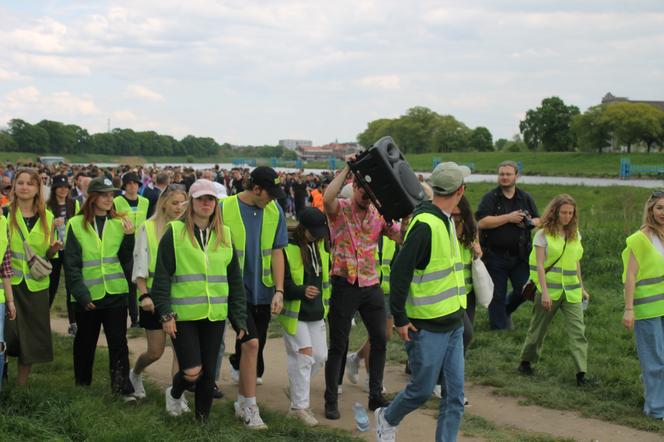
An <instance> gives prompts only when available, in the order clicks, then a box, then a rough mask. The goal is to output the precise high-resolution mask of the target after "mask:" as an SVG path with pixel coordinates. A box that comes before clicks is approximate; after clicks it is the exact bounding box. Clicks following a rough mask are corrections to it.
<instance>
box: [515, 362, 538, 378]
mask: <svg viewBox="0 0 664 442" xmlns="http://www.w3.org/2000/svg"><path fill="white" fill-rule="evenodd" d="M517 370H519V373H521V374H525V375H527V376H532V375H533V374H534V373H535V372H534V371H533V367H531V366H530V361H521V363H520V364H519V368H517Z"/></svg>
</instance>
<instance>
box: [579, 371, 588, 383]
mask: <svg viewBox="0 0 664 442" xmlns="http://www.w3.org/2000/svg"><path fill="white" fill-rule="evenodd" d="M587 383H588V381H587V380H586V374H585V373H584V372H582V371H580V372H578V373H577V374H576V386H577V387H585V386H586V385H587Z"/></svg>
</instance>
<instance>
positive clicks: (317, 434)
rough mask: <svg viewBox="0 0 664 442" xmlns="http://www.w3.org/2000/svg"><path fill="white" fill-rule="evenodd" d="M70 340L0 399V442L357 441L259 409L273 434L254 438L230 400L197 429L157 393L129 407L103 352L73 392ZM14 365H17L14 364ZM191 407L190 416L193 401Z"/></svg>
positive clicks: (62, 342) (217, 403)
mask: <svg viewBox="0 0 664 442" xmlns="http://www.w3.org/2000/svg"><path fill="white" fill-rule="evenodd" d="M72 342H73V341H72V340H71V339H70V338H65V337H55V339H54V344H55V348H54V351H55V361H54V362H52V363H50V364H39V365H35V367H34V372H33V374H32V376H31V379H30V385H29V386H28V387H27V388H17V387H14V386H13V385H12V384H13V383H14V376H15V374H16V365H15V363H13V362H12V363H11V365H10V379H11V381H10V383H9V384H10V385H9V386H8V388H7V390H6V391H3V392H2V396H1V398H0V408H1V409H2V412H1V413H0V440H3V441H21V442H24V441H87V440H94V441H125V440H126V441H136V442H138V441H145V442H147V441H156V440H158V441H173V442H176V441H183V440H187V441H210V440H221V441H251V442H255V441H267V440H278V441H304V440H318V441H330V442H331V441H352V440H356V439H355V438H353V437H351V436H350V435H349V433H347V432H342V431H338V430H332V429H327V428H323V429H316V430H312V429H309V428H306V427H305V426H304V425H302V424H300V423H299V421H296V420H293V419H289V418H286V417H285V416H283V415H281V414H279V413H274V412H270V411H269V410H266V409H261V415H262V416H263V418H264V419H265V421H266V423H267V424H268V425H269V426H270V429H269V431H262V432H260V431H250V430H246V429H245V428H244V425H243V424H242V423H241V422H240V421H239V420H238V419H237V418H236V417H235V415H234V411H233V404H232V402H231V401H230V400H226V399H222V400H221V401H215V404H214V406H213V408H212V413H211V416H210V420H209V422H208V423H207V424H205V425H200V424H198V423H197V422H196V421H195V420H194V418H193V416H192V415H191V414H188V415H186V416H182V417H180V418H172V417H169V416H167V414H166V412H165V411H164V396H163V393H162V391H161V390H160V389H157V388H156V387H154V386H152V385H147V389H148V395H147V398H146V399H144V400H141V401H140V403H138V404H135V405H125V404H123V403H122V402H121V401H120V400H118V399H117V398H115V397H114V396H113V395H111V393H110V388H109V385H110V380H109V374H108V352H107V351H106V349H105V348H104V349H101V348H100V349H98V351H97V360H96V361H95V372H94V380H93V384H92V386H90V387H88V388H83V387H75V386H74V380H73V368H72V356H71V355H72ZM12 359H13V358H12ZM189 397H190V399H191V400H190V406H191V408H192V409H193V397H192V396H189Z"/></svg>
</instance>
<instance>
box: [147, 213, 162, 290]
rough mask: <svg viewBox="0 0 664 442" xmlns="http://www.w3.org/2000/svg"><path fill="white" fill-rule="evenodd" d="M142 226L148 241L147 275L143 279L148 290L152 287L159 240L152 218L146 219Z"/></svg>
mask: <svg viewBox="0 0 664 442" xmlns="http://www.w3.org/2000/svg"><path fill="white" fill-rule="evenodd" d="M143 227H144V228H145V237H146V238H147V241H148V277H147V279H146V280H145V285H146V286H147V288H148V290H150V289H151V288H152V283H153V281H154V271H155V268H156V267H157V249H158V247H159V240H158V239H157V230H156V226H155V223H154V220H152V219H150V220H147V221H146V222H145V223H144V224H143Z"/></svg>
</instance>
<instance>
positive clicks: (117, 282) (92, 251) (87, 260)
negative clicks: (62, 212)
mask: <svg viewBox="0 0 664 442" xmlns="http://www.w3.org/2000/svg"><path fill="white" fill-rule="evenodd" d="M93 222H96V221H94V220H93ZM69 225H70V227H71V231H72V233H73V234H74V236H75V237H76V239H77V240H78V242H79V244H80V245H81V252H82V257H81V259H82V269H81V270H82V274H83V283H84V284H85V286H86V287H87V288H88V290H89V291H90V297H91V299H92V300H93V301H98V300H100V299H102V298H104V297H105V296H106V294H109V295H119V294H124V293H127V292H129V285H128V284H127V280H126V278H125V275H124V272H123V271H122V265H121V264H120V260H119V259H118V251H119V250H120V245H121V244H122V241H123V240H124V237H125V233H124V229H123V227H122V221H121V219H120V218H112V219H108V218H107V219H106V221H105V222H104V231H103V232H102V234H101V238H99V235H98V234H97V230H96V229H95V228H94V226H91V225H89V224H86V223H85V221H84V218H83V215H76V216H74V217H73V218H71V219H70V220H69Z"/></svg>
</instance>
